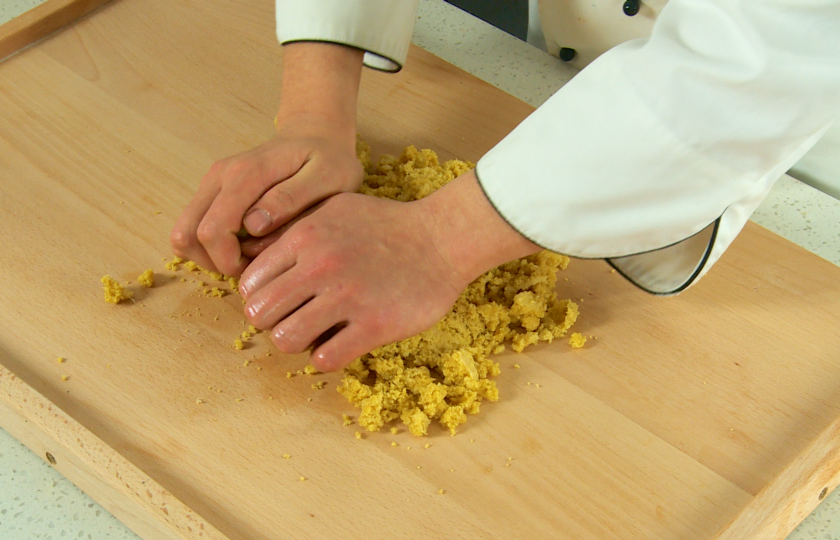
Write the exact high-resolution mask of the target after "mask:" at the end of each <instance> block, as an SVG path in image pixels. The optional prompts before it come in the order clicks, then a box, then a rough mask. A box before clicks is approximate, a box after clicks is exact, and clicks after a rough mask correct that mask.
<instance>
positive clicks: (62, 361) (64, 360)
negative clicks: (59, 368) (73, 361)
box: [55, 356, 67, 364]
mask: <svg viewBox="0 0 840 540" xmlns="http://www.w3.org/2000/svg"><path fill="white" fill-rule="evenodd" d="M55 361H56V362H58V363H59V364H63V363H64V362H66V361H67V360H66V359H65V358H64V357H63V356H59V357H58V358H56V359H55Z"/></svg>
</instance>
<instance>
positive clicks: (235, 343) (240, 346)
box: [233, 338, 245, 351]
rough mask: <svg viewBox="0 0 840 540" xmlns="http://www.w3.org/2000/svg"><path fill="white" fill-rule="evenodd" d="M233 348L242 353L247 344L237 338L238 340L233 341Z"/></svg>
mask: <svg viewBox="0 0 840 540" xmlns="http://www.w3.org/2000/svg"><path fill="white" fill-rule="evenodd" d="M233 348H234V349H236V350H237V351H241V350H242V349H244V348H245V344H244V343H243V342H242V340H241V339H239V338H236V339H234V340H233Z"/></svg>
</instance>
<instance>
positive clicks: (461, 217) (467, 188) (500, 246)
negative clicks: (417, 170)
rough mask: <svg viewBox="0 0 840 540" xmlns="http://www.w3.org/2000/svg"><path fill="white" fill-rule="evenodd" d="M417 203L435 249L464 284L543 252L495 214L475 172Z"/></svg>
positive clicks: (465, 174)
mask: <svg viewBox="0 0 840 540" xmlns="http://www.w3.org/2000/svg"><path fill="white" fill-rule="evenodd" d="M417 204H418V210H419V211H420V212H422V213H423V216H424V217H425V218H426V220H425V221H426V223H427V225H428V227H429V234H430V236H431V240H432V241H433V243H434V245H435V247H436V248H437V250H438V251H439V252H440V253H441V255H442V256H443V257H444V258H445V259H447V260H448V261H449V263H450V264H451V265H452V267H453V269H454V270H455V271H456V272H457V273H458V274H459V275H460V277H461V278H462V280H463V281H465V282H466V283H469V282H470V281H472V280H474V279H475V278H476V277H478V276H480V275H481V274H482V273H484V272H486V271H487V270H490V269H491V268H495V267H496V266H499V265H500V264H503V263H506V262H508V261H511V260H514V259H518V258H520V257H525V256H527V255H531V254H532V253H536V252H538V251H541V250H542V249H543V248H542V247H540V246H539V245H537V244H534V243H533V242H531V241H530V240H528V239H527V238H525V237H524V236H522V234H520V233H519V232H518V231H516V229H514V228H513V227H512V226H511V225H510V224H509V223H508V222H507V221H506V220H505V219H504V218H503V217H502V216H501V215H500V214H499V213H498V212H497V211H496V209H495V208H494V207H493V205H492V204H491V202H490V201H489V200H488V199H487V196H486V195H485V193H484V190H483V189H482V188H481V185H480V184H479V183H478V178H477V177H476V175H475V171H474V170H471V171H469V172H467V173H464V174H462V175H461V176H459V177H458V178H456V179H455V180H453V181H452V182H450V183H449V184H447V185H446V186H444V187H442V188H441V189H439V190H438V191H436V192H435V193H433V194H431V195H429V196H428V197H426V198H425V199H421V200H420V201H417Z"/></svg>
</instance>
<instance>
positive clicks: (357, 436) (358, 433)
mask: <svg viewBox="0 0 840 540" xmlns="http://www.w3.org/2000/svg"><path fill="white" fill-rule="evenodd" d="M353 436H354V437H356V438H357V439H364V437H365V436H364V435H362V432H361V431H357V432H356V433H355V434H354V435H353Z"/></svg>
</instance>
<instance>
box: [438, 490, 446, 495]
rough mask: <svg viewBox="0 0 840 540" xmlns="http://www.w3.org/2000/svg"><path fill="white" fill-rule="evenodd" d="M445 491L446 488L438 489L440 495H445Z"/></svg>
mask: <svg viewBox="0 0 840 540" xmlns="http://www.w3.org/2000/svg"><path fill="white" fill-rule="evenodd" d="M444 493H446V490H445V489H439V490H438V495H443V494H444Z"/></svg>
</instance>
